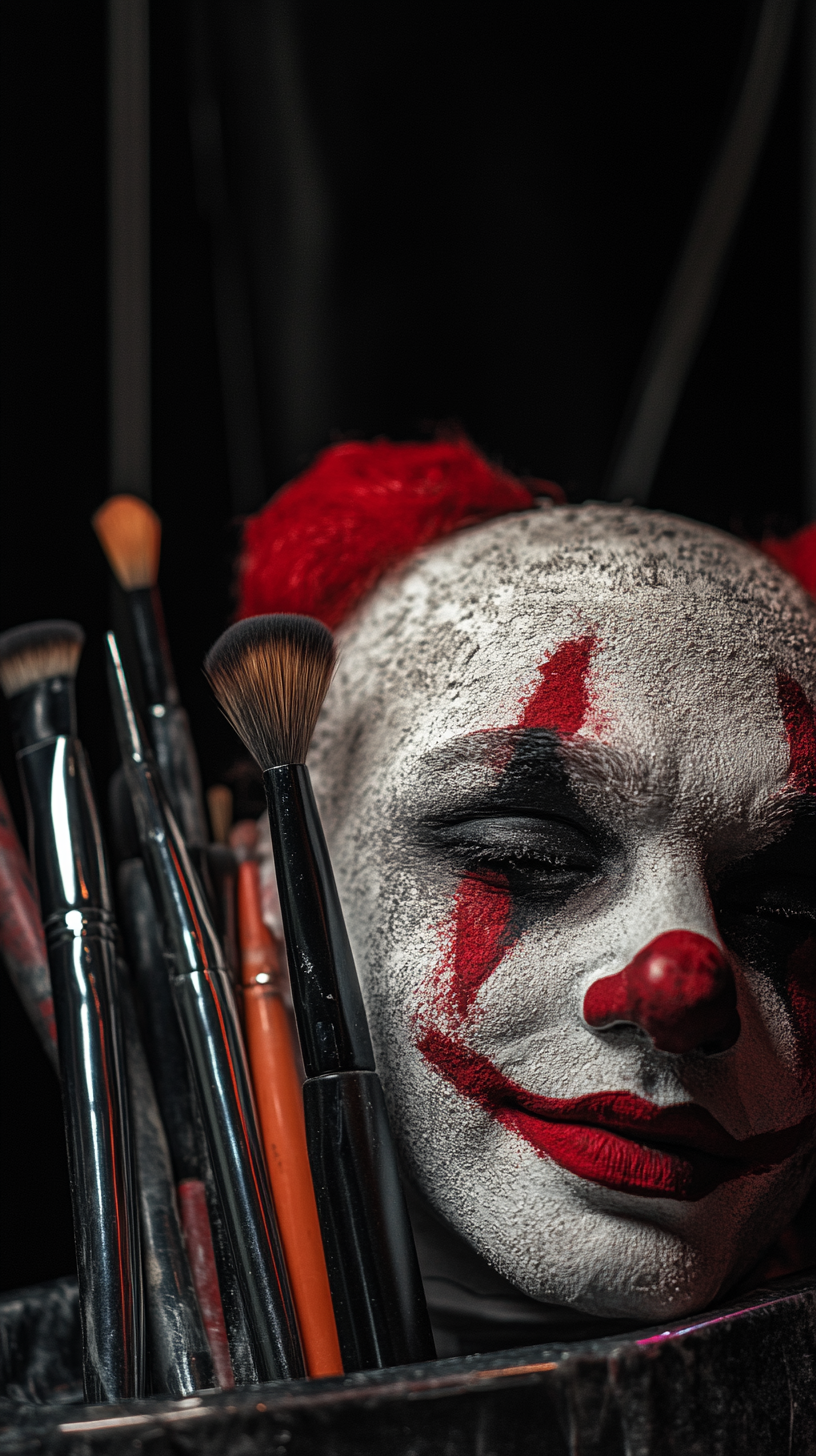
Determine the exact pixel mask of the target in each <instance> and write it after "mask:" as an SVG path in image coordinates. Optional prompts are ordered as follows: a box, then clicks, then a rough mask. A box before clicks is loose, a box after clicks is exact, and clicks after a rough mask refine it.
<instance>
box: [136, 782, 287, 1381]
mask: <svg viewBox="0 0 816 1456" xmlns="http://www.w3.org/2000/svg"><path fill="white" fill-rule="evenodd" d="M125 792H126V793H128V806H127V807H128V810H129V811H130V812H132V809H131V804H130V795H129V792H128V790H127V788H126V786H125ZM134 832H135V831H134ZM117 890H118V896H119V914H120V923H121V926H122V931H123V934H124V937H125V944H126V946H127V951H128V958H129V960H130V966H131V970H132V973H133V978H134V982H135V985H136V988H137V990H138V993H139V998H140V1002H141V1007H142V1012H143V1022H144V1030H145V1049H146V1051H147V1057H148V1062H149V1064H150V1070H151V1072H152V1075H153V1082H154V1085H155V1088H156V1094H157V1096H158V1099H159V1106H160V1108H161V1115H162V1120H163V1122H164V1126H165V1129H166V1131H167V1141H168V1144H169V1147H170V1157H171V1159H172V1163H173V1170H174V1172H175V1178H176V1183H177V1184H181V1183H186V1182H189V1181H190V1180H193V1181H195V1182H200V1183H202V1184H203V1185H204V1187H205V1189H206V1191H207V1204H208V1209H207V1215H208V1221H209V1225H210V1231H211V1234H212V1242H213V1252H214V1256H215V1263H216V1266H217V1272H218V1293H219V1297H220V1300H221V1305H222V1311H223V1315H224V1321H225V1324H226V1329H227V1336H228V1340H229V1351H230V1359H231V1361H232V1366H233V1371H234V1374H235V1380H236V1382H237V1383H238V1384H239V1385H251V1384H252V1383H253V1382H254V1381H255V1380H257V1378H258V1377H257V1371H256V1369H255V1365H254V1362H253V1360H252V1356H251V1342H250V1337H249V1332H248V1330H247V1325H246V1318H245V1316H244V1311H243V1305H242V1302H241V1291H240V1285H239V1281H238V1276H237V1273H236V1269H235V1261H234V1259H233V1257H232V1251H231V1249H230V1245H229V1239H228V1238H227V1233H226V1229H225V1227H224V1220H223V1217H222V1215H221V1210H220V1208H219V1205H218V1193H217V1190H216V1185H215V1180H214V1178H213V1174H212V1168H211V1166H210V1160H209V1154H208V1152H207V1143H206V1139H205V1136H204V1127H203V1124H202V1122H201V1114H200V1112H199V1109H198V1103H197V1101H196V1096H195V1091H194V1088H193V1085H192V1083H191V1081H190V1072H189V1068H188V1065H187V1053H186V1051H185V1047H184V1041H183V1039H182V1035H181V1031H180V1029H179V1024H178V1017H177V1016H176V1008H175V1004H174V1002H173V993H172V991H171V989H170V965H169V963H168V957H167V955H166V952H165V949H164V941H163V937H162V926H161V919H160V917H159V913H158V911H157V909H156V902H155V900H154V899H153V892H152V891H151V889H150V884H149V882H148V879H147V873H146V871H145V867H144V864H143V863H142V861H141V859H136V858H131V859H126V860H123V861H122V863H121V864H120V866H119V869H118V871H117ZM205 1252H206V1251H205ZM210 1333H211V1335H212V1337H213V1339H217V1337H218V1331H217V1329H213V1328H212V1326H210Z"/></svg>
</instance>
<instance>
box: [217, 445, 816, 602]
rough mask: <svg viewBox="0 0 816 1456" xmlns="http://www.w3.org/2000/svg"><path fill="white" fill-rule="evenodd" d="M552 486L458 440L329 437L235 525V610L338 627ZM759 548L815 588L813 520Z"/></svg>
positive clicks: (559, 496) (558, 495) (555, 494)
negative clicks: (430, 560) (407, 565)
mask: <svg viewBox="0 0 816 1456" xmlns="http://www.w3.org/2000/svg"><path fill="white" fill-rule="evenodd" d="M537 495H549V496H550V497H552V498H553V499H554V500H556V501H563V499H564V496H563V493H562V492H561V491H560V490H559V488H558V486H557V485H552V484H551V483H550V482H548V481H521V480H517V479H516V478H515V477H514V476H512V475H508V474H506V472H505V471H503V470H499V469H498V467H497V466H495V465H491V464H490V462H489V461H488V460H486V459H485V457H484V456H483V455H481V454H479V452H478V451H477V450H475V449H474V448H473V446H472V445H470V444H469V443H468V442H467V441H466V440H461V439H460V440H437V441H435V442H434V443H433V444H406V445H394V444H392V443H391V442H390V441H388V440H378V441H376V442H374V443H373V444H366V443H364V442H362V441H359V440H353V441H349V442H348V443H347V444H344V445H333V446H331V448H330V449H328V450H323V451H322V453H321V454H320V455H318V457H317V459H316V460H315V462H314V464H313V465H311V466H310V467H309V469H308V470H305V471H304V472H303V474H302V475H300V476H298V478H297V480H293V481H292V482H291V484H290V485H287V486H285V487H284V489H283V490H281V491H279V492H278V494H277V495H275V496H273V497H272V500H271V501H270V502H269V504H268V505H267V506H264V508H263V510H262V511H259V513H258V515H257V516H251V517H250V518H249V520H248V521H247V523H246V526H245V528H244V546H243V554H242V558H241V565H240V578H239V604H238V613H237V615H238V616H239V617H255V616H258V615H260V614H261V613H264V612H300V613H303V614H304V615H306V616H310V617H317V618H318V619H319V620H320V621H321V622H324V623H325V625H326V626H327V627H330V628H334V627H338V626H339V625H340V623H341V622H344V621H345V620H346V618H347V617H348V616H349V615H350V614H351V612H353V610H354V608H355V607H356V606H357V604H358V603H359V602H360V601H361V600H362V598H363V597H364V596H365V595H366V593H367V592H369V591H371V589H372V587H374V586H376V584H377V582H378V581H379V580H380V578H381V577H382V576H383V575H384V574H385V572H387V571H388V570H389V568H390V567H393V566H397V565H398V564H399V562H401V561H404V560H405V559H406V558H407V557H409V556H411V555H412V553H413V552H414V551H417V550H418V549H419V548H420V547H422V546H427V545H429V544H430V542H432V541H437V540H439V538H440V537H442V536H449V535H450V534H451V532H453V531H458V530H460V529H461V527H463V526H473V525H476V524H477V523H478V522H480V521H489V520H491V519H492V518H493V517H495V516H504V515H507V514H509V513H510V512H513V511H526V510H529V509H530V508H531V507H532V506H533V505H534V504H535V498H536V496H537ZM762 549H763V550H764V551H766V552H767V554H768V555H769V556H772V557H773V558H774V560H776V561H777V562H779V564H780V566H783V567H784V568H785V569H786V570H788V571H789V572H790V573H791V574H792V575H793V576H795V577H796V578H797V579H798V580H799V581H800V582H801V584H802V586H804V588H805V590H806V591H809V592H810V593H811V594H814V595H816V525H813V526H806V527H805V529H804V530H803V531H800V532H799V533H798V535H796V536H793V537H791V539H790V540H788V541H778V540H774V539H770V538H769V539H766V540H765V541H763V542H762Z"/></svg>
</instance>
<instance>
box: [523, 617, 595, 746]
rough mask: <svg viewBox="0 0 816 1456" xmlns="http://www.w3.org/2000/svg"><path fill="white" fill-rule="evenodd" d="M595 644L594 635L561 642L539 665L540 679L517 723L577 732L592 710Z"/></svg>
mask: <svg viewBox="0 0 816 1456" xmlns="http://www.w3.org/2000/svg"><path fill="white" fill-rule="evenodd" d="M596 647H597V639H596V638H595V637H573V638H571V639H570V640H569V641H568V642H562V643H561V646H560V647H558V648H556V650H555V652H554V653H553V655H552V657H548V658H547V661H546V662H543V663H542V664H541V666H540V667H539V669H538V672H539V677H540V681H539V682H537V683H536V684H535V686H534V688H533V690H532V692H531V693H530V694H529V696H528V697H527V698H525V699H523V700H522V711H521V716H520V717H519V719H518V721H517V723H516V725H515V726H516V727H518V728H550V729H552V730H553V732H555V733H577V732H578V729H579V728H580V727H581V726H582V724H583V722H584V719H585V718H586V715H587V712H588V711H589V703H590V693H589V684H588V677H589V664H590V660H591V658H592V654H593V652H594V651H595V648H596Z"/></svg>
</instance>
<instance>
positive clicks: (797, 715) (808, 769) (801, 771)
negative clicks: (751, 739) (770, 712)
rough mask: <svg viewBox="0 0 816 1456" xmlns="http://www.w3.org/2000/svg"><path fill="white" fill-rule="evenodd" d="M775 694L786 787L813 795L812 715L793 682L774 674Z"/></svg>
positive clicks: (815, 731) (815, 720)
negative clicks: (786, 759) (785, 761)
mask: <svg viewBox="0 0 816 1456" xmlns="http://www.w3.org/2000/svg"><path fill="white" fill-rule="evenodd" d="M776 692H777V697H778V698H779V706H780V708H781V710H782V718H783V720H784V723H785V733H786V734H787V738H788V752H789V754H790V766H789V768H788V784H789V786H790V788H792V789H798V790H799V793H800V794H816V714H815V713H814V710H813V705H812V704H811V703H809V702H808V700H807V698H806V697H805V694H804V692H803V691H802V688H801V687H800V686H799V684H798V682H797V681H796V679H795V678H792V677H790V676H789V674H788V673H786V672H778V673H777V674H776Z"/></svg>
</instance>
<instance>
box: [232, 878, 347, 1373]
mask: <svg viewBox="0 0 816 1456" xmlns="http://www.w3.org/2000/svg"><path fill="white" fill-rule="evenodd" d="M238 923H239V932H240V940H241V964H242V976H243V984H244V1018H245V1035H246V1042H247V1051H248V1053H249V1061H250V1066H251V1069H252V1080H253V1083H254V1087H255V1097H256V1101H257V1104H258V1115H259V1118H260V1123H261V1134H262V1137H263V1143H264V1152H265V1154H266V1163H267V1168H268V1171H269V1179H270V1182H271V1185H272V1195H273V1198H274V1200H275V1212H276V1214H277V1218H278V1228H279V1231H280V1236H281V1242H282V1243H283V1250H284V1255H285V1258H286V1266H287V1269H288V1271H289V1283H290V1285H291V1289H292V1296H293V1298H294V1301H295V1307H296V1310H297V1317H298V1324H299V1326H300V1335H301V1341H302V1343H303V1351H304V1355H305V1358H306V1365H307V1368H308V1371H309V1374H310V1375H312V1376H318V1375H341V1374H342V1373H343V1362H342V1359H341V1356H340V1346H339V1343H338V1340H337V1328H336V1325H335V1320H334V1309H333V1306H332V1299H331V1291H330V1289H329V1280H328V1275H327V1273H326V1260H325V1256H324V1253H323V1241H322V1239H321V1235H320V1224H319V1221H318V1217H317V1205H316V1203H315V1196H314V1189H313V1187H312V1176H311V1171H310V1167H309V1154H308V1151H307V1147H306V1126H305V1121H304V1115H303V1095H302V1091H301V1086H300V1078H299V1077H298V1073H297V1068H296V1065H295V1056H294V1048H293V1046H292V1034H291V1030H290V1026H289V1018H288V1016H287V1014H286V1008H285V1006H284V1004H283V1000H282V998H281V994H280V966H279V961H278V954H277V950H276V947H275V943H274V941H273V939H272V936H271V935H270V933H269V931H268V930H267V928H266V926H265V924H264V922H263V919H262V916H261V897H260V884H259V879H258V866H257V863H256V862H255V861H254V860H247V861H245V862H244V863H243V864H241V865H240V866H239V869H238Z"/></svg>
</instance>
